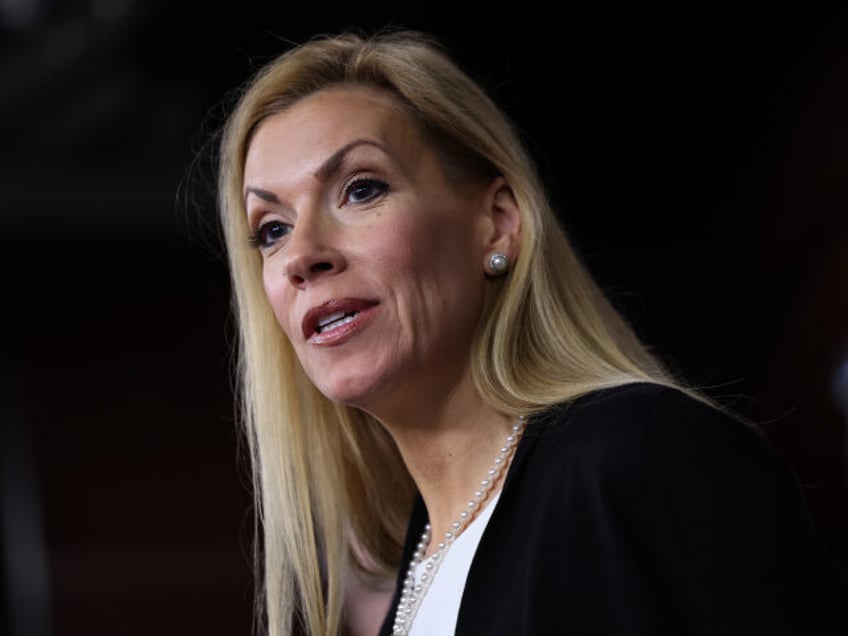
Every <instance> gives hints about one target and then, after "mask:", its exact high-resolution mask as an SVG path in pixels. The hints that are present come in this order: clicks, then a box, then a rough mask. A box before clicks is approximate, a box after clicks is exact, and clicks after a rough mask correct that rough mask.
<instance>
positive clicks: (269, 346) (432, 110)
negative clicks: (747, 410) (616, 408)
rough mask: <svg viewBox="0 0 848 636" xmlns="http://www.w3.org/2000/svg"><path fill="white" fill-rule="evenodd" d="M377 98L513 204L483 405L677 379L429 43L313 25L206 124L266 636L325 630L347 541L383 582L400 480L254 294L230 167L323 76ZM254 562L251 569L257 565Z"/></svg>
mask: <svg viewBox="0 0 848 636" xmlns="http://www.w3.org/2000/svg"><path fill="white" fill-rule="evenodd" d="M339 84H355V85H367V86H371V87H376V88H378V89H381V90H386V91H388V92H390V93H391V94H392V95H394V96H395V98H396V99H397V100H398V102H399V103H400V104H402V105H403V107H404V108H405V109H406V112H408V114H409V116H410V119H411V121H412V122H413V123H414V124H415V125H417V126H418V127H419V128H420V129H421V131H422V132H423V133H424V136H425V139H427V140H429V142H430V143H432V144H433V146H434V147H435V148H436V149H437V150H438V151H439V152H441V153H442V155H443V157H444V159H445V160H446V161H447V162H448V163H454V164H458V165H460V166H463V165H468V166H472V167H471V168H470V169H473V170H476V171H477V172H479V167H480V166H484V167H485V168H487V170H488V172H490V173H491V174H499V175H502V176H503V177H504V178H505V180H506V182H507V183H508V184H509V186H510V187H511V189H512V192H513V194H514V196H515V200H516V201H517V204H518V207H519V209H520V213H521V228H522V232H521V244H520V255H519V257H518V259H517V261H516V262H515V263H514V264H513V267H512V270H511V272H510V273H509V275H508V276H506V277H505V278H504V279H502V282H501V283H500V285H501V287H500V289H499V290H498V293H497V294H496V295H495V297H494V300H493V301H492V302H491V303H490V305H489V306H488V307H486V308H485V313H484V316H483V318H482V323H481V328H480V329H479V333H478V334H477V337H476V340H475V342H474V343H473V351H472V358H473V359H472V367H473V377H474V380H475V383H476V387H477V389H478V390H479V392H480V394H481V395H482V396H483V397H484V399H485V400H487V401H488V402H489V403H490V404H491V405H493V406H494V407H495V408H496V409H498V410H499V411H502V412H504V413H509V414H519V413H524V414H527V413H534V412H538V411H540V410H544V409H545V408H547V407H549V406H550V405H552V404H554V403H558V402H563V401H568V400H573V399H575V398H576V397H578V396H580V395H583V394H585V393H587V392H590V391H593V390H595V389H599V388H606V387H610V386H615V385H620V384H625V383H630V382H637V381H651V382H658V383H662V384H669V385H675V386H676V383H675V382H674V381H673V380H672V379H671V378H670V377H669V375H668V374H667V373H666V372H665V371H664V370H663V368H662V365H661V364H660V363H659V362H658V361H657V360H656V359H655V357H654V356H653V355H651V353H650V352H649V351H648V350H647V349H646V348H645V347H644V346H643V345H642V344H641V343H640V342H639V340H638V338H637V337H636V336H635V335H634V333H633V331H632V330H631V328H630V327H629V326H628V325H627V324H626V322H625V321H624V320H623V319H622V318H621V317H620V316H619V314H618V313H617V312H616V311H615V309H614V308H613V307H612V306H611V304H610V303H609V302H608V301H607V299H606V298H605V297H604V295H603V294H602V293H601V291H600V290H599V289H598V287H597V286H596V284H595V283H594V282H593V280H592V278H591V276H590V275H589V273H588V272H587V270H586V268H585V267H584V266H583V265H582V263H581V262H580V259H579V258H578V257H577V255H576V253H575V250H574V249H573V248H572V247H571V245H570V244H569V241H568V239H567V237H566V235H565V233H564V231H563V229H562V227H561V225H560V223H559V222H558V219H557V217H556V215H555V213H554V210H553V209H552V206H551V204H550V202H549V199H548V196H547V193H546V190H545V188H544V186H543V184H542V183H541V179H540V177H539V175H538V173H537V170H536V167H535V164H534V162H533V161H532V160H531V158H530V157H529V156H528V154H527V152H526V150H525V148H524V145H523V143H522V140H521V138H520V135H519V134H518V133H517V132H516V130H515V129H514V127H513V126H512V124H511V122H510V121H509V120H508V118H507V117H506V116H505V114H504V113H503V112H502V111H501V110H500V109H499V108H498V107H497V106H496V105H495V103H494V102H493V101H492V100H491V99H490V98H489V97H488V96H487V95H486V93H485V92H484V91H483V90H482V88H481V87H480V86H479V85H478V84H477V83H475V82H474V81H473V80H472V79H471V78H470V77H469V76H468V75H466V74H465V73H464V72H463V71H462V70H461V69H459V68H458V67H457V66H456V65H455V64H454V63H453V62H452V61H451V60H450V58H449V56H448V55H447V54H446V52H445V51H444V50H443V49H442V48H441V46H440V45H439V44H438V43H436V42H434V41H433V40H431V39H430V38H429V37H428V36H426V35H423V34H420V33H415V32H409V31H395V32H387V33H382V34H378V35H372V36H369V37H364V36H360V35H357V34H354V33H344V34H340V35H336V36H332V37H331V36H320V37H316V38H313V39H311V40H310V41H308V42H305V43H303V44H301V45H299V46H297V47H294V48H292V49H291V50H289V51H287V52H286V53H284V54H282V55H281V56H279V57H278V58H276V59H274V60H273V61H271V62H270V63H268V64H266V65H265V66H264V67H263V68H262V69H260V71H259V72H258V73H257V74H256V75H255V76H254V77H253V78H251V79H250V81H249V82H248V83H247V84H246V86H245V87H244V90H243V92H242V93H241V94H240V97H239V100H238V102H237V104H236V105H235V108H234V109H233V110H232V112H231V114H230V117H229V119H228V121H227V123H226V126H225V128H224V130H223V138H222V141H221V146H220V152H221V154H220V164H219V197H220V201H219V203H220V212H221V216H222V222H223V227H224V233H225V238H226V241H227V246H228V254H229V261H230V270H231V276H232V283H233V290H234V305H235V308H236V312H237V319H238V325H239V332H240V338H239V345H238V354H239V362H238V371H239V381H240V387H241V391H240V398H241V399H240V407H241V418H242V419H243V422H244V424H245V428H246V433H247V438H248V440H249V443H250V449H251V456H252V461H253V470H254V479H255V485H256V488H255V493H256V497H257V510H258V515H259V517H258V518H259V524H260V528H261V531H262V533H263V537H262V540H263V542H264V544H263V545H264V551H263V554H262V556H263V558H264V564H263V567H262V568H261V571H262V574H261V576H262V578H263V580H264V590H263V593H264V596H262V595H260V598H262V599H263V600H264V609H265V619H266V620H267V623H268V625H267V627H268V630H269V632H270V633H271V634H274V635H288V634H290V633H292V631H293V630H296V629H302V630H304V631H305V632H306V633H309V634H338V633H340V632H341V624H342V601H343V589H342V588H343V576H344V572H345V571H346V568H349V567H357V568H360V569H363V568H364V567H365V566H364V565H363V564H362V563H361V562H359V560H358V558H357V556H356V551H355V550H353V549H352V547H351V542H352V540H353V542H358V543H359V544H360V545H361V548H362V549H363V550H364V552H365V553H366V554H369V555H370V556H371V557H373V559H374V561H375V562H376V563H377V570H378V571H377V572H375V574H377V575H381V576H385V577H390V576H393V573H394V572H395V571H396V570H397V568H398V567H399V565H400V564H399V560H400V554H401V546H402V541H403V538H404V533H405V528H406V523H407V519H408V515H409V512H410V506H411V503H412V497H413V495H414V486H413V484H412V482H411V479H410V477H409V475H408V473H407V471H406V469H405V467H404V465H403V463H402V461H401V459H400V456H399V453H398V451H397V449H396V447H395V445H394V443H393V441H392V439H391V438H390V437H389V435H388V434H387V432H386V431H385V429H384V428H383V427H382V426H381V425H380V423H379V422H377V421H376V420H375V419H373V418H372V417H370V416H368V415H367V414H365V413H363V412H361V411H358V410H356V409H353V408H350V407H345V406H341V405H338V404H335V403H333V402H331V401H329V400H328V399H326V398H325V397H324V396H323V395H321V394H320V393H319V392H318V390H317V389H316V388H315V386H314V385H313V384H312V383H311V382H310V381H309V379H308V378H307V377H306V375H305V374H304V372H303V370H302V368H301V366H300V364H299V362H298V360H297V358H296V356H295V354H294V352H293V350H292V348H291V346H290V344H289V343H288V341H287V340H286V338H285V336H284V335H283V333H282V331H281V329H280V328H279V326H278V324H277V322H276V320H275V318H274V315H273V313H272V311H271V309H270V306H269V304H268V302H267V300H266V298H265V294H264V290H263V286H262V275H261V268H262V263H261V256H260V255H259V254H258V253H257V252H256V251H255V250H252V249H250V248H249V247H248V238H247V237H248V228H247V225H246V213H245V209H244V199H243V188H244V183H243V168H244V162H245V157H246V154H247V149H248V147H249V144H250V141H251V137H252V135H253V133H254V131H255V130H256V128H257V126H258V125H259V123H260V122H262V121H263V120H264V119H265V118H267V117H269V116H270V115H272V114H274V113H277V112H280V111H282V110H284V109H286V108H287V107H288V106H290V105H291V104H293V103H294V102H296V101H297V100H299V99H301V98H303V97H304V96H307V95H309V94H311V93H314V92H316V91H319V90H322V89H324V88H327V87H329V86H336V85H339ZM258 569H259V568H258Z"/></svg>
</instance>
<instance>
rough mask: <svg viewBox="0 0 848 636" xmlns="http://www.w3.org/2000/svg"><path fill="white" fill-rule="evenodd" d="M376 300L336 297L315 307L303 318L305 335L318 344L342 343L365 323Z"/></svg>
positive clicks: (311, 341) (308, 339)
mask: <svg viewBox="0 0 848 636" xmlns="http://www.w3.org/2000/svg"><path fill="white" fill-rule="evenodd" d="M376 304H377V302H376V301H372V300H364V299H361V298H334V299H332V300H328V301H327V302H325V303H322V304H321V305H318V306H317V307H313V308H312V309H310V310H309V311H308V312H306V315H305V316H304V318H303V325H302V326H303V337H304V338H305V339H306V340H307V342H309V343H311V344H316V345H329V344H340V343H342V342H343V341H345V340H347V339H348V338H349V337H350V336H351V335H352V334H353V333H354V332H355V331H357V330H358V329H359V328H361V327H362V326H363V325H364V324H365V320H366V319H367V318H368V316H369V315H370V311H369V310H370V309H371V308H372V307H374V306H375V305H376Z"/></svg>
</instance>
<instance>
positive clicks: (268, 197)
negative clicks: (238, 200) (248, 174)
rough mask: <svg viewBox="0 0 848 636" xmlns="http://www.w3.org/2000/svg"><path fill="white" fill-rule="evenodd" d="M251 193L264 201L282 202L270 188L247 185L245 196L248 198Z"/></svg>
mask: <svg viewBox="0 0 848 636" xmlns="http://www.w3.org/2000/svg"><path fill="white" fill-rule="evenodd" d="M249 194H254V195H256V196H257V197H259V198H260V199H262V200H263V201H267V202H268V203H279V202H280V200H279V199H278V198H277V195H276V194H274V193H273V192H269V191H268V190H263V189H262V188H254V187H253V186H247V187H246V188H245V189H244V198H245V199H247V195H249Z"/></svg>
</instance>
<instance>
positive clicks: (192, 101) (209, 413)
mask: <svg viewBox="0 0 848 636" xmlns="http://www.w3.org/2000/svg"><path fill="white" fill-rule="evenodd" d="M395 4H396V3H385V4H382V5H380V4H376V5H375V4H373V3H353V2H345V3H341V2H329V3H327V2H324V3H316V4H314V5H309V6H305V5H303V4H296V5H284V4H283V3H267V4H265V3H256V2H249V1H248V2H240V3H234V4H218V5H216V3H201V2H199V1H187V2H167V1H164V0H159V1H149V2H133V1H132V0H113V1H109V0H97V1H91V2H81V1H65V2H60V1H56V0H54V1H52V2H50V1H48V0H41V1H38V0H29V1H27V0H4V1H2V2H0V36H2V39H0V264H2V285H0V307H2V311H0V316H2V317H0V327H2V332H0V333H2V337H3V345H2V347H0V351H2V358H0V381H2V382H0V395H2V401H0V409H2V411H0V416H2V427H3V428H2V430H0V432H2V439H0V442H2V447H0V460H2V465H0V468H2V482H0V486H2V490H0V495H2V498H1V499H0V503H2V517H0V520H2V527H0V532H2V534H0V539H1V540H2V546H0V547H2V553H0V554H2V561H0V565H2V575H3V578H2V579H0V581H2V586H3V587H2V588H0V589H2V592H3V604H2V606H0V607H2V611H3V615H2V617H0V618H2V620H3V623H4V624H3V625H0V632H2V628H6V632H2V633H9V634H10V635H12V636H24V635H25V636H40V635H44V634H48V633H52V634H56V635H57V636H62V635H76V634H91V635H95V634H96V635H100V634H104V635H106V634H109V635H112V634H121V635H135V634H145V635H148V634H161V635H165V634H201V633H202V634H204V635H206V636H213V635H216V634H247V633H248V632H249V630H250V625H251V602H252V601H251V599H252V583H251V574H250V562H251V556H250V551H251V547H250V545H251V537H252V521H251V494H250V489H249V484H248V479H247V470H246V464H245V462H244V457H243V452H242V448H241V444H240V438H239V435H238V432H237V430H236V427H235V424H234V418H233V404H232V392H231V379H230V343H231V341H232V324H231V320H230V316H229V309H228V303H229V299H228V283H227V274H226V268H225V264H224V261H223V259H222V256H221V251H220V244H219V243H218V242H217V239H216V234H215V212H214V209H213V201H212V198H211V192H212V189H211V183H210V182H209V180H208V179H209V176H210V174H211V173H210V170H209V167H210V164H209V162H208V161H207V159H206V155H205V153H204V152H203V148H204V146H205V145H206V144H207V142H208V140H209V139H210V137H211V135H212V134H213V133H214V131H215V129H216V127H217V126H218V125H219V124H220V123H221V121H222V116H223V114H224V113H225V112H226V109H225V104H226V100H225V96H226V94H227V93H228V91H230V90H232V89H233V88H235V87H236V86H237V85H238V84H239V83H240V82H242V81H243V80H244V79H246V78H247V76H248V74H249V73H250V72H251V71H252V70H253V69H254V68H256V66H257V65H258V64H260V63H261V62H263V61H264V60H266V59H267V58H268V57H269V56H271V55H274V54H276V53H278V52H280V51H282V50H283V49H284V48H285V46H286V42H287V41H298V40H301V39H303V38H304V37H306V36H309V35H312V34H314V33H318V32H324V31H334V30H337V29H339V28H343V27H347V26H355V27H364V28H365V29H366V30H372V29H374V28H377V27H381V26H386V25H389V24H395V25H401V26H408V27H413V28H420V29H426V30H430V31H432V32H434V33H435V34H437V35H438V36H440V37H441V38H442V39H443V41H444V42H445V43H446V44H447V45H448V46H449V47H450V48H451V49H452V50H453V51H454V52H455V53H456V54H457V55H458V57H459V59H460V61H461V62H462V63H463V65H464V66H465V67H466V69H467V70H469V71H470V72H471V73H472V74H473V75H475V76H476V77H477V78H478V79H480V80H481V81H482V82H483V83H484V85H486V86H487V87H488V88H489V89H490V91H491V92H492V93H493V95H494V96H495V98H496V99H497V100H498V101H499V102H500V103H501V104H502V105H503V106H504V107H505V108H506V109H507V111H508V112H509V113H510V114H511V115H512V116H513V118H514V119H515V120H516V121H517V123H518V125H519V126H520V128H521V130H522V132H523V134H524V135H525V137H526V139H527V143H528V144H529V146H530V148H531V150H532V151H533V152H534V153H535V154H536V156H537V157H538V159H539V162H540V166H541V169H542V171H543V175H544V176H545V179H546V180H547V182H548V185H549V187H550V189H551V194H552V196H553V197H554V199H555V201H556V202H557V204H558V205H559V207H560V209H561V210H562V218H563V222H564V223H565V224H566V226H567V227H568V229H569V230H570V231H571V233H572V236H573V238H574V241H575V243H576V245H577V246H578V248H579V249H580V250H581V251H582V253H583V254H584V256H585V258H586V260H587V262H588V263H589V265H590V267H591V268H592V270H593V271H594V272H595V273H596V275H597V276H598V278H599V280H600V282H601V283H602V285H603V286H604V287H605V289H607V290H608V291H609V293H610V294H611V295H612V297H613V298H614V300H615V302H616V303H617V304H618V305H619V306H620V307H621V309H622V311H624V312H625V313H626V314H627V316H628V317H629V318H630V319H631V320H632V321H633V323H634V325H635V326H636V328H637V329H638V331H639V333H640V334H641V335H642V336H643V337H644V338H645V340H646V341H647V342H648V343H650V344H651V345H652V346H654V347H655V348H656V349H657V351H659V352H660V353H661V354H662V355H663V356H664V357H665V359H666V360H667V361H668V362H669V364H670V365H672V366H673V367H674V368H675V369H677V370H678V371H680V372H681V373H683V374H684V376H685V377H686V378H687V379H689V380H690V381H692V382H694V383H696V384H699V385H703V386H705V387H708V389H709V391H710V392H711V394H713V395H714V396H717V397H719V398H721V399H722V400H724V401H725V402H726V403H727V404H729V405H730V406H733V407H735V408H737V409H739V410H740V411H742V412H743V413H744V414H746V415H748V416H750V417H752V418H753V419H755V420H756V421H757V422H760V423H762V424H763V425H764V426H765V429H766V431H767V433H768V435H769V437H770V439H771V440H772V441H773V443H774V445H775V447H776V448H777V449H778V450H779V451H780V452H781V453H783V454H784V456H785V457H786V458H787V460H788V461H789V462H790V463H791V464H792V466H793V468H795V470H796V473H797V474H798V476H799V480H800V481H801V483H802V484H803V485H804V488H805V493H806V494H807V496H808V501H809V503H810V510H811V514H812V516H813V519H814V522H815V523H816V525H817V527H818V528H819V529H820V531H821V533H822V536H823V537H824V539H825V540H826V541H827V542H828V544H829V545H830V546H831V548H832V549H833V551H834V553H835V554H836V556H837V558H838V559H839V561H840V563H841V564H842V565H843V567H845V568H846V570H848V505H846V501H848V500H846V491H848V488H846V482H847V481H848V474H847V472H846V421H848V388H846V386H848V379H846V378H848V370H846V369H848V367H846V361H848V296H846V292H848V213H846V204H848V179H846V175H848V172H846V169H848V117H846V116H848V85H846V82H847V81H848V19H846V18H848V16H847V15H846V12H845V11H838V10H837V9H827V10H825V9H814V8H811V7H810V5H809V4H804V5H800V4H799V5H796V6H792V5H788V6H787V7H786V8H785V9H780V10H778V9H775V8H768V9H763V10H760V11H754V10H753V9H750V10H747V12H746V11H740V10H739V9H738V8H734V9H733V10H727V11H718V10H714V11H707V10H706V9H704V10H701V11H698V10H695V9H689V10H686V11H681V10H680V9H673V10H659V9H654V10H651V9H645V8H644V7H641V6H640V8H639V10H638V11H636V10H632V9H631V10H625V11H621V10H618V11H615V10H612V9H610V8H604V9H596V10H586V9H582V10H579V11H578V10H569V9H558V10H557V11H555V12H553V11H551V10H548V9H542V8H540V7H541V6H542V5H540V6H539V7H535V8H534V7H533V6H532V5H530V4H528V3H520V5H519V6H508V7H506V8H504V9H498V8H496V7H495V6H494V5H490V6H487V8H485V9H474V10H465V9H460V7H461V5H460V4H459V3H450V4H445V5H438V4H432V3H428V4H427V5H426V6H424V5H422V8H420V9H399V8H397V7H396V6H395ZM216 6H217V7H218V8H216ZM802 6H803V7H805V8H803V9H802V8H800V7H802ZM840 369H841V371H840ZM840 383H841V384H840ZM729 575H732V573H729Z"/></svg>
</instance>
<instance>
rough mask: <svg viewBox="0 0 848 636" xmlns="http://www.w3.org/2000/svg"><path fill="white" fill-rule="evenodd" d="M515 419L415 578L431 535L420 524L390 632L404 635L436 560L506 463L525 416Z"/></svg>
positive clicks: (429, 581) (428, 583)
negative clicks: (477, 486)
mask: <svg viewBox="0 0 848 636" xmlns="http://www.w3.org/2000/svg"><path fill="white" fill-rule="evenodd" d="M518 419H519V423H518V424H515V425H514V426H513V427H512V431H513V434H511V435H509V436H508V437H507V438H506V445H505V446H503V447H501V449H500V451H499V454H498V456H497V457H496V458H495V460H494V462H493V466H492V467H491V468H490V469H489V472H488V473H487V474H486V475H487V476H486V479H483V480H482V481H481V482H480V489H478V490H476V491H474V499H472V500H470V501H469V502H468V507H467V509H466V510H463V511H462V512H460V514H459V519H458V520H457V521H454V522H453V523H452V524H451V528H452V529H453V530H452V531H448V532H446V533H445V540H444V541H440V542H439V544H438V545H437V546H436V551H435V552H434V553H433V554H432V555H431V556H430V558H429V559H428V560H427V562H426V563H425V564H424V568H423V572H422V573H421V575H420V577H419V580H418V581H417V582H416V580H415V570H416V568H417V567H418V566H419V565H420V564H421V563H422V560H423V557H424V553H425V552H426V551H427V546H429V545H430V540H431V538H432V535H431V534H430V530H431V526H430V524H429V523H427V524H426V525H425V526H424V531H423V533H422V534H421V539H420V540H419V542H418V545H417V546H416V550H415V552H414V553H413V555H412V559H411V560H410V562H409V569H408V570H407V574H406V578H405V579H404V583H403V588H402V590H401V597H400V599H399V601H398V609H397V612H396V614H395V620H394V623H393V627H392V633H393V634H397V635H398V636H406V635H407V634H408V633H409V630H410V628H411V627H412V621H413V620H414V618H415V614H416V612H417V611H418V608H419V607H420V604H421V600H422V599H423V598H424V595H425V594H426V593H427V590H428V589H429V587H430V584H431V582H432V580H433V577H435V576H436V572H437V571H438V567H439V564H440V562H441V560H442V559H443V558H444V556H445V554H446V553H447V551H448V548H449V547H450V546H451V544H452V543H453V542H454V540H455V539H456V537H457V536H459V534H460V533H461V532H462V530H463V528H464V527H465V525H466V524H467V523H468V521H469V520H470V519H471V518H472V516H473V513H474V512H475V511H476V509H477V507H478V505H479V504H480V503H482V501H483V500H484V499H485V498H486V495H487V494H488V492H489V490H490V489H491V488H492V486H493V485H494V481H495V480H496V479H497V478H498V477H499V475H500V474H501V472H502V469H503V468H504V467H505V466H506V464H507V460H508V459H509V458H510V455H511V454H512V451H513V450H514V447H515V443H516V441H517V439H518V435H519V434H520V432H521V431H522V429H523V427H524V422H525V417H524V416H520V417H519V418H518Z"/></svg>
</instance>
